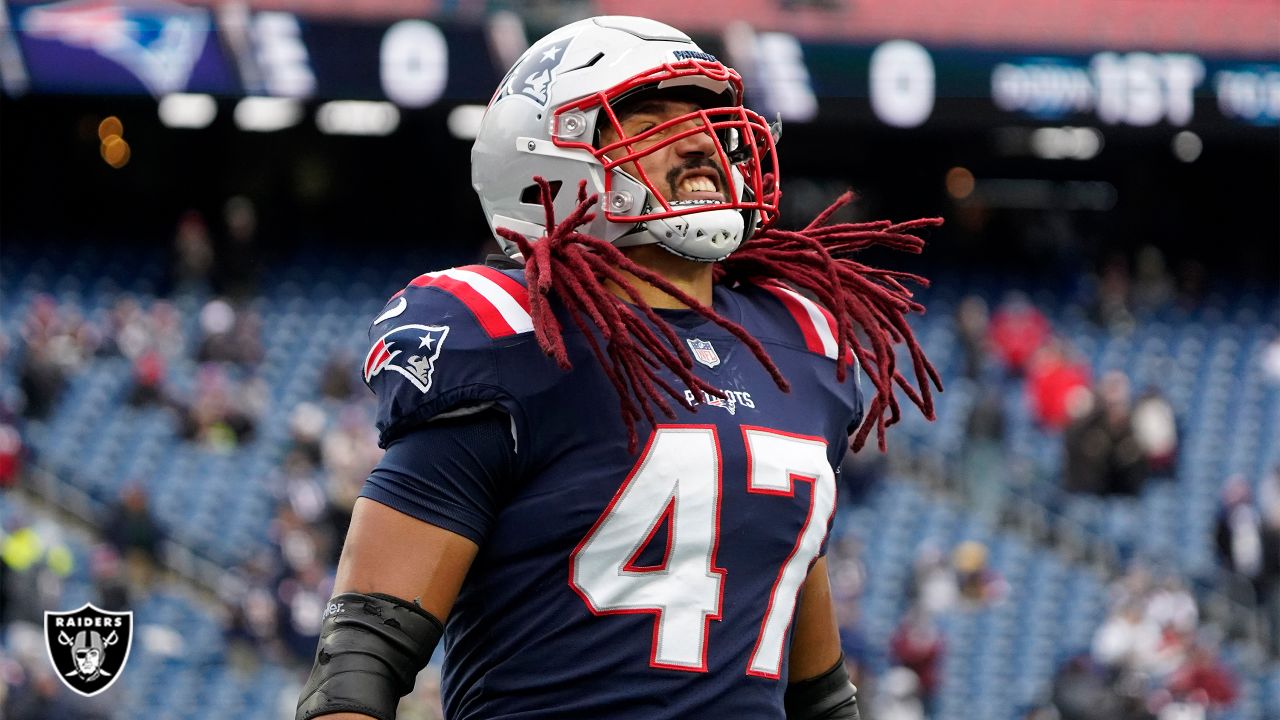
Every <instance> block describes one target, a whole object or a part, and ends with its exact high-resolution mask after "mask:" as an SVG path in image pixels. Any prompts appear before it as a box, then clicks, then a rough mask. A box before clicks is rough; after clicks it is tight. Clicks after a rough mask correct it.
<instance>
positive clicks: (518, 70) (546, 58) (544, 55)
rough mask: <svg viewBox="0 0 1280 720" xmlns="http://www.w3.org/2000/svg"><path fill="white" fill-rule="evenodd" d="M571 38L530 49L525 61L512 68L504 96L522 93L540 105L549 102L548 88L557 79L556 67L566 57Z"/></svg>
mask: <svg viewBox="0 0 1280 720" xmlns="http://www.w3.org/2000/svg"><path fill="white" fill-rule="evenodd" d="M567 47H569V40H561V41H559V42H555V43H550V44H549V45H545V46H542V47H537V48H534V49H532V50H530V51H529V52H528V53H527V54H526V55H525V59H524V62H522V63H519V64H518V65H516V66H515V67H514V68H512V70H511V73H510V74H509V76H508V77H509V79H510V81H509V82H506V83H504V84H503V93H502V96H503V97H506V96H507V95H522V96H524V97H527V98H529V99H531V100H533V101H534V102H536V103H538V104H539V105H546V104H547V89H548V88H550V87H551V82H552V81H553V80H555V69H556V68H557V67H559V66H560V61H561V60H563V59H564V51H565V48H567Z"/></svg>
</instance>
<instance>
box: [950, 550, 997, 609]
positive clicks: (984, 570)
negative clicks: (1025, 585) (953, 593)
mask: <svg viewBox="0 0 1280 720" xmlns="http://www.w3.org/2000/svg"><path fill="white" fill-rule="evenodd" d="M951 563H952V566H953V567H954V568H955V573H956V586H957V588H959V591H960V595H959V596H960V599H961V600H962V601H964V602H965V603H966V604H968V605H969V606H970V607H972V608H981V607H985V606H987V605H991V604H994V603H997V602H1000V601H1002V600H1004V598H1005V596H1006V595H1007V594H1008V591H1009V586H1008V583H1006V582H1005V581H1004V578H1003V577H1001V576H1000V573H998V572H996V571H995V569H993V568H992V567H991V566H990V565H989V564H988V562H987V546H986V545H983V544H982V543H980V542H978V541H976V540H966V541H964V542H962V543H960V544H959V545H957V546H956V548H955V550H953V551H952V553H951Z"/></svg>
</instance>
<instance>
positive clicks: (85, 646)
mask: <svg viewBox="0 0 1280 720" xmlns="http://www.w3.org/2000/svg"><path fill="white" fill-rule="evenodd" d="M44 640H45V647H46V649H48V651H49V662H51V663H53V669H54V670H57V671H58V677H60V678H62V682H63V684H65V685H66V686H67V687H69V688H71V689H72V690H73V691H75V692H77V693H79V694H81V695H84V696H85V697H93V696H94V695H97V694H98V693H100V692H102V691H103V690H106V689H107V688H109V687H111V685H112V683H114V682H115V681H116V679H117V678H119V677H120V673H121V672H123V671H124V665H125V663H127V662H128V661H129V650H130V649H131V648H132V647H133V613H132V612H110V611H107V610H99V609H98V608H96V607H94V606H93V605H92V604H91V603H85V604H84V605H83V606H81V607H80V609H78V610H72V611H71V612H49V611H46V612H45V614H44Z"/></svg>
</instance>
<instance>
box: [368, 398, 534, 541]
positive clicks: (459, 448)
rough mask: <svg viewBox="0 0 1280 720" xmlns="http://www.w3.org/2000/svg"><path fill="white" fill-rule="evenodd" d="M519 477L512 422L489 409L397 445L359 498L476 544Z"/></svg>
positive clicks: (432, 425) (421, 430) (439, 423)
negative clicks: (514, 480)
mask: <svg viewBox="0 0 1280 720" xmlns="http://www.w3.org/2000/svg"><path fill="white" fill-rule="evenodd" d="M519 472H520V470H519V462H518V458H517V456H516V448H515V440H514V438H513V437H512V430H511V418H510V416H509V415H507V414H506V413H504V412H502V411H501V410H497V409H493V408H491V409H487V410H483V411H480V412H477V413H474V414H471V415H465V416H461V417H455V418H448V419H441V420H435V421H432V422H429V423H427V424H425V425H422V426H420V427H418V428H416V429H414V430H413V431H412V432H409V433H407V434H406V435H404V436H403V437H401V438H399V439H397V440H396V441H395V442H393V443H391V445H390V446H388V447H387V452H386V454H385V455H383V457H382V461H381V462H379V463H378V466H377V467H375V468H374V469H373V472H372V473H370V475H369V478H368V480H366V481H365V485H364V489H363V490H362V491H361V493H360V495H361V496H362V497H367V498H369V499H370V500H374V501H377V502H380V503H382V504H383V505H387V506H388V507H391V508H393V509H395V510H398V511H400V512H402V513H404V514H406V515H409V516H411V517H415V518H417V519H419V520H422V521H423V522H426V523H430V524H432V525H435V526H437V527H441V528H444V529H445V530H449V531H450V532H455V533H457V534H459V535H462V536H463V537H466V538H468V539H470V540H471V541H473V542H475V543H476V544H480V543H481V542H482V541H483V540H484V538H485V537H486V536H487V535H488V533H489V528H490V527H491V526H492V525H493V520H494V517H496V516H497V514H498V510H499V503H500V501H501V499H502V495H503V493H504V492H505V489H506V488H508V487H509V486H510V483H511V481H512V480H513V479H514V478H516V477H517V476H518V474H519Z"/></svg>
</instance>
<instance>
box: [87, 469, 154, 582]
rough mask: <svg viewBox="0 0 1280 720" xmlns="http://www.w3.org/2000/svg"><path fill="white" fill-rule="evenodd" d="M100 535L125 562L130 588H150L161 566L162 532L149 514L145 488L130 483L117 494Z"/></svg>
mask: <svg viewBox="0 0 1280 720" xmlns="http://www.w3.org/2000/svg"><path fill="white" fill-rule="evenodd" d="M102 535H103V537H104V538H105V539H106V541H107V542H108V543H111V546H112V547H113V548H115V551H116V553H117V554H119V555H120V557H121V558H123V559H124V562H125V572H126V575H127V577H128V578H129V582H130V585H131V586H132V587H138V588H146V587H149V586H150V584H151V579H152V576H153V574H154V572H155V569H156V568H157V567H158V566H159V564H160V542H161V541H162V540H163V539H164V531H163V530H161V528H160V525H159V523H157V522H156V520H155V517H154V516H152V514H151V507H150V498H149V497H148V495H147V491H146V488H144V487H142V486H141V485H138V484H136V483H133V484H130V485H129V486H127V487H126V488H125V489H124V491H123V492H121V493H120V499H119V500H118V501H117V502H116V504H115V505H114V506H113V507H112V508H111V510H110V512H109V514H108V515H107V519H106V521H105V522H104V523H103V525H102Z"/></svg>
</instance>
